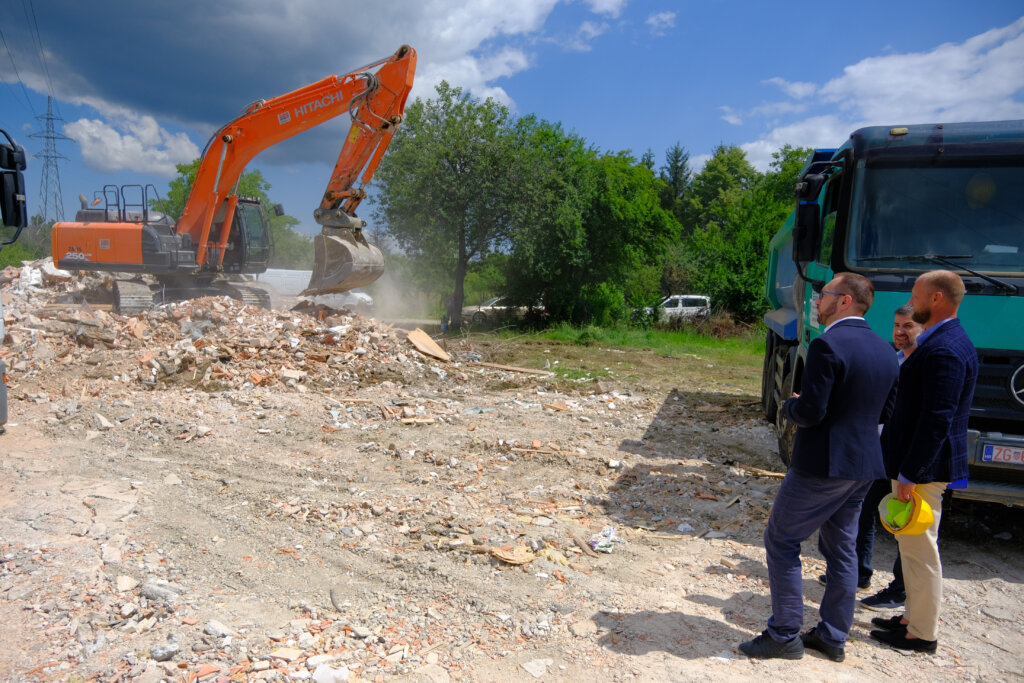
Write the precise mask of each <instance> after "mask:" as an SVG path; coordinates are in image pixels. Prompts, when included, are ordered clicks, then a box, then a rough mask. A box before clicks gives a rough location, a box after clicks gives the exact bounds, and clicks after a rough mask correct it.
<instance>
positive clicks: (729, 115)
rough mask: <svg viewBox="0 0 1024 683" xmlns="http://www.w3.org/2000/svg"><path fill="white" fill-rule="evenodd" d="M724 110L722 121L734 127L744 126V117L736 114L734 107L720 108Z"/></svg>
mask: <svg viewBox="0 0 1024 683" xmlns="http://www.w3.org/2000/svg"><path fill="white" fill-rule="evenodd" d="M719 109H721V110H722V120H723V121H725V122H726V123H731V124H732V125H734V126H742V125H743V117H741V116H740V115H739V114H737V113H736V111H735V110H733V108H732V107H719Z"/></svg>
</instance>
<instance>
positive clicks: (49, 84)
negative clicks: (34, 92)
mask: <svg viewBox="0 0 1024 683" xmlns="http://www.w3.org/2000/svg"><path fill="white" fill-rule="evenodd" d="M26 3H27V4H26ZM21 6H22V8H23V9H24V10H25V20H26V22H28V24H29V27H30V28H31V29H32V30H31V35H32V42H33V43H35V46H36V53H37V54H38V56H39V66H41V67H42V69H43V75H44V76H45V77H46V93H47V94H48V95H50V96H51V97H53V95H54V92H53V79H52V78H51V77H50V68H49V67H48V66H47V65H46V50H44V49H43V38H42V36H41V35H40V34H39V22H38V21H36V8H35V5H34V4H32V0H21Z"/></svg>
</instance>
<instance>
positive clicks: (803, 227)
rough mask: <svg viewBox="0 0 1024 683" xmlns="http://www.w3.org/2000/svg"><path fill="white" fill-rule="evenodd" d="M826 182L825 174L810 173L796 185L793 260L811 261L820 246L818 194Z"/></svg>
mask: <svg viewBox="0 0 1024 683" xmlns="http://www.w3.org/2000/svg"><path fill="white" fill-rule="evenodd" d="M824 184H825V176H823V175H820V174H809V175H806V176H804V177H803V178H801V179H800V182H798V183H797V185H796V198H797V205H796V212H795V214H794V216H793V260H794V261H797V262H800V261H811V260H813V259H814V257H815V252H816V250H817V248H818V240H819V239H820V235H821V209H820V207H819V205H818V195H820V194H821V188H822V186H823V185H824Z"/></svg>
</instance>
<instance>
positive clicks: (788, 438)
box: [775, 368, 796, 469]
mask: <svg viewBox="0 0 1024 683" xmlns="http://www.w3.org/2000/svg"><path fill="white" fill-rule="evenodd" d="M794 374H795V373H794V370H793V368H790V369H789V371H788V372H787V373H786V377H785V379H783V380H782V394H783V396H792V394H793V382H794V381H795V377H794ZM784 402H785V401H782V400H780V401H779V407H778V410H777V411H776V413H775V433H776V436H777V437H778V443H779V459H780V460H782V464H784V465H785V466H786V468H787V469H788V468H789V463H790V461H791V460H792V458H793V441H794V439H795V438H796V425H795V424H793V423H792V422H791V421H790V420H787V419H786V418H785V417H783V415H782V404H783V403H784Z"/></svg>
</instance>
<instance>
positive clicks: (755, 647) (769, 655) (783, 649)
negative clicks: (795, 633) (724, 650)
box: [739, 631, 804, 659]
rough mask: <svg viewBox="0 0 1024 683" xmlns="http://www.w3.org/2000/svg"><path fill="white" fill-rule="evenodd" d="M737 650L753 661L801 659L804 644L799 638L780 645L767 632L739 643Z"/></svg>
mask: <svg viewBox="0 0 1024 683" xmlns="http://www.w3.org/2000/svg"><path fill="white" fill-rule="evenodd" d="M739 648H740V652H742V653H743V654H745V655H746V656H748V657H752V658H754V659H801V658H802V657H803V656H804V644H803V641H801V640H800V639H799V638H793V639H792V640H787V641H786V642H785V643H780V642H779V641H777V640H775V639H774V638H772V637H771V636H770V635H768V631H764V632H763V633H761V635H759V636H758V637H757V638H754V639H753V640H748V641H747V642H745V643H740V645H739Z"/></svg>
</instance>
